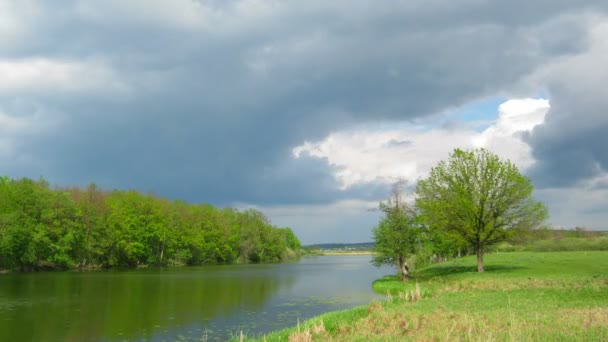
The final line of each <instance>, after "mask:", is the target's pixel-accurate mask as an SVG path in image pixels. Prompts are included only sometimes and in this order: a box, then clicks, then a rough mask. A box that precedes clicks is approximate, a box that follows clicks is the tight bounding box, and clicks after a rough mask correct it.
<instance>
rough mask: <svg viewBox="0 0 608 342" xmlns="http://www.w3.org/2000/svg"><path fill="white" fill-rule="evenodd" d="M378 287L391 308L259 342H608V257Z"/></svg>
mask: <svg viewBox="0 0 608 342" xmlns="http://www.w3.org/2000/svg"><path fill="white" fill-rule="evenodd" d="M476 270H477V268H476V257H474V256H469V257H463V258H458V259H454V260H451V261H448V262H444V263H440V264H435V265H431V266H428V267H425V268H422V269H419V270H417V271H415V272H413V278H412V279H411V281H408V282H403V281H401V280H400V279H399V277H398V276H387V277H384V278H382V279H379V280H377V281H376V282H374V284H373V288H374V291H376V292H379V293H383V294H386V295H387V297H386V301H383V302H374V303H371V304H369V305H368V306H361V307H357V308H354V309H350V310H344V311H339V312H330V313H327V314H324V315H321V316H318V317H315V318H313V319H310V320H308V321H306V322H302V323H300V324H298V325H297V326H296V327H292V328H289V329H285V330H281V331H278V332H274V333H271V334H268V335H266V336H262V337H260V338H258V340H259V341H408V340H410V341H439V340H442V341H443V340H448V341H459V340H465V341H489V340H499V341H500V340H510V341H529V340H534V341H559V340H585V341H601V340H606V339H608V329H607V328H606V327H608V251H576V252H511V253H498V254H489V255H487V256H486V260H485V271H486V272H484V273H477V272H476Z"/></svg>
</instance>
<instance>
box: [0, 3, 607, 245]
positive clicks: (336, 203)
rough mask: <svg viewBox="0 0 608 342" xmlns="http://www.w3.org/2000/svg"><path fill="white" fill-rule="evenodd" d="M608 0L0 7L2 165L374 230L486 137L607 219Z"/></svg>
mask: <svg viewBox="0 0 608 342" xmlns="http://www.w3.org/2000/svg"><path fill="white" fill-rule="evenodd" d="M607 36H608V2H606V1H604V0H601V1H600V0H598V1H585V0H581V1H570V0H537V1H522V0H513V1H491V0H463V1H458V2H454V1H452V0H424V1H422V0H407V1H406V0H403V1H401V0H391V1H383V0H333V1H325V0H323V1H320V0H309V1H287V0H222V1H220V0H200V1H194V0H108V1H64V0H58V1H53V2H49V1H30V0H15V1H13V0H0V174H3V175H8V176H10V177H13V178H21V177H30V178H39V177H44V178H45V179H47V180H48V181H49V182H50V183H51V184H54V185H57V186H67V185H81V186H84V185H86V184H88V183H90V182H95V183H97V184H98V185H99V186H101V187H103V188H106V189H137V190H139V191H141V192H145V193H154V194H156V195H158V196H163V197H167V198H172V199H181V200H185V201H188V202H190V203H203V202H204V203H212V204H214V205H217V206H234V207H237V208H242V209H245V208H256V209H259V210H262V211H263V212H264V213H265V214H266V215H267V216H268V217H269V218H270V219H271V221H272V222H273V223H274V224H276V225H280V226H288V227H291V228H292V229H293V230H294V232H295V233H296V235H298V236H299V237H300V239H301V241H302V242H303V243H304V244H313V243H323V242H364V241H371V230H372V228H373V226H374V225H375V224H376V223H377V222H378V220H379V215H380V214H379V213H378V212H377V211H374V210H373V209H374V208H377V207H378V202H379V201H381V200H383V199H385V198H387V197H388V194H389V189H390V186H391V184H393V183H394V182H395V181H397V180H399V179H403V180H405V181H406V182H407V184H408V189H409V191H413V189H414V187H415V184H416V181H417V180H418V179H420V178H424V177H426V176H427V175H428V172H429V170H430V168H431V167H432V166H433V165H435V164H436V163H438V162H439V161H440V160H442V159H445V158H447V157H448V156H449V153H450V152H451V151H452V150H453V149H454V148H457V147H459V148H477V147H484V148H488V149H490V150H491V151H493V152H494V153H497V154H498V155H499V156H501V157H502V158H505V159H510V160H512V161H513V162H514V163H516V165H517V166H518V167H519V168H520V170H521V172H522V173H524V174H525V175H526V176H528V177H530V178H531V179H532V181H533V183H534V185H535V187H536V190H535V192H534V196H535V198H536V199H538V200H540V201H543V202H544V203H545V204H546V205H547V206H548V208H549V211H550V219H549V220H548V223H550V224H551V225H553V227H556V228H573V227H575V226H584V227H586V228H587V229H590V230H606V229H608V226H607V225H606V223H605V222H608V151H607V150H606V147H608V134H606V133H605V132H608V87H606V85H605V82H606V80H608V67H607V64H606V56H607V55H608V40H607V39H606V37H607Z"/></svg>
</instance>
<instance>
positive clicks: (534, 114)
mask: <svg viewBox="0 0 608 342" xmlns="http://www.w3.org/2000/svg"><path fill="white" fill-rule="evenodd" d="M549 108H550V105H549V101H548V100H545V99H530V98H528V99H514V100H509V101H506V102H504V103H503V104H501V105H500V106H499V107H498V120H497V121H496V123H495V124H493V125H492V126H490V127H489V128H488V129H486V130H485V131H484V132H483V133H481V134H480V135H478V136H475V137H473V146H475V147H485V148H487V149H489V150H491V151H493V152H494V153H497V154H498V155H500V156H501V157H503V158H507V159H510V160H511V161H513V162H514V163H515V164H516V165H518V166H519V167H520V168H522V169H526V168H528V167H529V166H530V165H532V163H533V162H534V160H533V159H532V156H531V153H532V150H531V148H530V146H528V144H527V143H525V142H524V141H523V140H521V138H520V137H519V136H518V135H519V134H521V133H523V132H530V131H532V129H533V128H534V127H536V126H537V125H539V124H542V123H543V122H544V120H545V115H546V114H547V112H548V111H549Z"/></svg>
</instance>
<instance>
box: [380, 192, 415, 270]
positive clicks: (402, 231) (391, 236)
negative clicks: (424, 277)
mask: <svg viewBox="0 0 608 342" xmlns="http://www.w3.org/2000/svg"><path fill="white" fill-rule="evenodd" d="M403 185H404V183H403V182H397V183H396V184H395V185H394V186H393V191H392V193H391V196H390V197H389V199H388V200H387V201H386V202H380V210H381V211H382V212H383V213H384V217H383V218H382V219H381V220H380V223H379V224H378V225H377V226H376V227H375V228H374V229H373V235H374V248H373V251H374V256H373V258H372V263H373V264H374V265H376V266H380V265H382V264H387V265H395V266H397V267H399V271H400V272H401V279H403V280H405V279H407V278H408V277H409V276H410V273H409V268H408V264H407V261H408V259H409V258H411V257H412V256H413V255H414V254H416V252H417V251H418V249H419V248H420V246H421V242H420V235H421V229H420V226H419V225H418V224H417V221H416V213H415V209H414V208H413V207H412V206H410V205H408V204H407V203H406V202H405V200H404V198H403V197H404V196H403Z"/></svg>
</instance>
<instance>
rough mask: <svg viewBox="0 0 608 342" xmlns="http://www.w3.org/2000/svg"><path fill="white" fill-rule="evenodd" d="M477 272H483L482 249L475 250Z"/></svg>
mask: <svg viewBox="0 0 608 342" xmlns="http://www.w3.org/2000/svg"><path fill="white" fill-rule="evenodd" d="M477 272H483V249H482V248H479V247H478V248H477Z"/></svg>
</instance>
